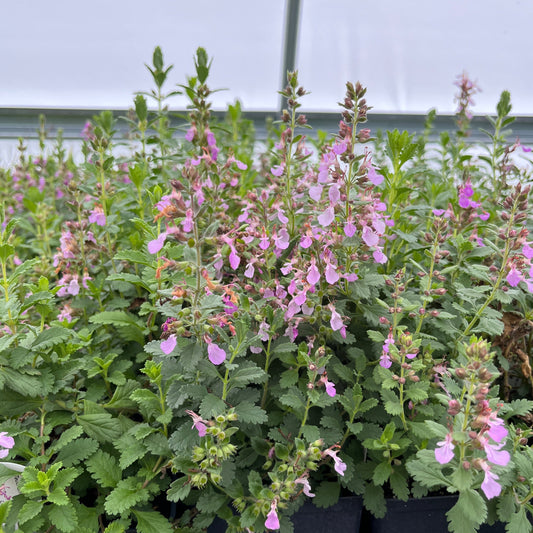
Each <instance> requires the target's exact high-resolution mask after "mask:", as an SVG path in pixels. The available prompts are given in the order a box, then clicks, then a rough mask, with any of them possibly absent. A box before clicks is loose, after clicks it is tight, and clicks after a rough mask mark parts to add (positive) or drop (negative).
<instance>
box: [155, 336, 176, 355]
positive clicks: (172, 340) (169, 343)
mask: <svg viewBox="0 0 533 533" xmlns="http://www.w3.org/2000/svg"><path fill="white" fill-rule="evenodd" d="M177 343H178V341H177V339H176V335H174V334H172V335H170V337H169V338H168V339H165V340H164V341H161V344H160V345H159V346H160V348H161V351H162V352H163V353H164V354H166V355H169V354H170V353H171V352H173V351H174V348H175V347H176V345H177Z"/></svg>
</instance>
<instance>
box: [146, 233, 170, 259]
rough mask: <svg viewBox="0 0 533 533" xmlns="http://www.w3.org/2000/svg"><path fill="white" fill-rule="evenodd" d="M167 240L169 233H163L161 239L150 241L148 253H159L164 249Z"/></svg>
mask: <svg viewBox="0 0 533 533" xmlns="http://www.w3.org/2000/svg"><path fill="white" fill-rule="evenodd" d="M166 238H167V233H166V232H163V233H161V235H159V237H157V239H154V240H153V241H150V242H149V243H148V252H149V253H151V254H156V253H157V252H159V250H161V248H163V246H164V244H165V239H166Z"/></svg>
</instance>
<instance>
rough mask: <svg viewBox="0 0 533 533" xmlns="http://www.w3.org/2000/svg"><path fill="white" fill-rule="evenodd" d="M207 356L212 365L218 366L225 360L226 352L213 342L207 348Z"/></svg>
mask: <svg viewBox="0 0 533 533" xmlns="http://www.w3.org/2000/svg"><path fill="white" fill-rule="evenodd" d="M207 355H208V357H209V360H210V361H211V362H212V363H213V364H214V365H220V364H222V363H223V362H224V361H225V360H226V352H225V351H224V350H223V349H222V348H220V347H219V346H217V345H216V344H215V343H214V342H212V343H210V344H209V345H208V346H207Z"/></svg>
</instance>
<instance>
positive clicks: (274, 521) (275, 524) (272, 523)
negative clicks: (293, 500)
mask: <svg viewBox="0 0 533 533" xmlns="http://www.w3.org/2000/svg"><path fill="white" fill-rule="evenodd" d="M277 507H278V502H277V501H276V500H273V501H272V503H271V504H270V511H269V513H268V514H267V518H266V520H265V527H266V528H267V529H279V518H278V513H277V512H276V509H277Z"/></svg>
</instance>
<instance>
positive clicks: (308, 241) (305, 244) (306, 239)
mask: <svg viewBox="0 0 533 533" xmlns="http://www.w3.org/2000/svg"><path fill="white" fill-rule="evenodd" d="M312 244H313V239H312V238H311V237H310V236H309V235H304V236H303V237H302V240H301V241H300V248H303V249H304V250H306V249H307V248H309V247H310V246H311V245H312Z"/></svg>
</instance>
